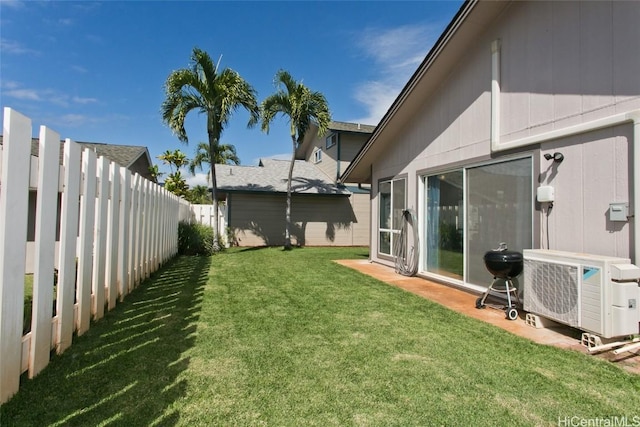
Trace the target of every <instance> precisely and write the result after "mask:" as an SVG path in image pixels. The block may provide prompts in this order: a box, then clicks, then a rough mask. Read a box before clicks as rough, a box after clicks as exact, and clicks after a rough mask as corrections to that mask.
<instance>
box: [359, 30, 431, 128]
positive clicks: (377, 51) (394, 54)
mask: <svg viewBox="0 0 640 427" xmlns="http://www.w3.org/2000/svg"><path fill="white" fill-rule="evenodd" d="M438 32H439V27H437V26H435V25H405V26H402V27H397V28H390V29H380V28H367V29H365V30H364V31H363V32H362V33H361V34H360V35H359V36H358V37H357V41H356V44H357V45H358V47H359V48H360V49H362V51H363V52H364V53H365V55H367V56H368V57H369V58H371V59H372V60H373V61H374V62H375V64H376V65H377V69H378V73H377V76H375V77H374V79H372V80H369V81H366V82H363V83H361V84H360V85H358V86H357V87H356V89H355V91H354V94H353V96H354V98H355V99H356V100H357V101H358V102H360V103H361V104H363V105H364V107H365V108H366V110H367V115H366V116H365V117H361V118H358V119H353V120H351V121H353V122H357V123H369V124H373V125H376V124H378V122H379V121H380V119H381V118H382V116H384V114H385V113H386V112H387V110H388V109H389V107H390V106H391V104H392V103H393V101H394V100H395V99H396V97H397V96H398V94H399V93H400V91H401V90H402V88H403V87H404V85H405V84H406V83H407V81H408V80H409V78H410V77H411V75H412V74H413V73H414V72H415V70H416V69H417V68H418V66H419V65H420V63H421V62H422V60H423V59H424V57H425V55H426V54H427V52H428V51H429V49H431V47H432V46H433V43H434V42H435V40H436V38H437V36H438Z"/></svg>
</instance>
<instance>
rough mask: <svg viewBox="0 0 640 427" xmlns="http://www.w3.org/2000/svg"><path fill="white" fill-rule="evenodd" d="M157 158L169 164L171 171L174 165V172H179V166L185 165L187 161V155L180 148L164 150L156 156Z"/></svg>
mask: <svg viewBox="0 0 640 427" xmlns="http://www.w3.org/2000/svg"><path fill="white" fill-rule="evenodd" d="M158 159H159V160H162V163H164V164H165V165H169V168H170V169H171V172H173V167H174V166H175V168H176V172H179V171H180V168H181V167H183V166H186V165H187V164H188V163H189V159H187V155H186V154H184V153H183V152H182V151H180V150H174V151H170V150H166V151H165V152H164V153H162V154H161V155H159V156H158Z"/></svg>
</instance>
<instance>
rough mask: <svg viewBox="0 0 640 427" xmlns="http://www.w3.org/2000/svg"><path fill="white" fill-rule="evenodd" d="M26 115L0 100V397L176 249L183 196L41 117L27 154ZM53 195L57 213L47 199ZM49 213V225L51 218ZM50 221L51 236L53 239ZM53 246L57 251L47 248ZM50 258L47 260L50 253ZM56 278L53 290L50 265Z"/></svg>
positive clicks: (2, 399)
mask: <svg viewBox="0 0 640 427" xmlns="http://www.w3.org/2000/svg"><path fill="white" fill-rule="evenodd" d="M31 134H32V125H31V120H30V119H29V118H27V117H25V116H23V115H21V114H20V113H18V112H16V111H14V110H12V109H11V108H5V109H4V123H3V145H2V146H1V148H2V150H1V151H0V157H1V162H0V164H1V168H2V169H1V170H0V404H1V403H4V402H6V401H7V400H8V399H9V398H10V397H11V396H12V395H13V394H15V393H16V392H17V391H18V388H19V385H20V376H21V375H22V373H24V372H27V371H28V373H29V377H30V378H31V377H33V376H35V375H36V374H38V372H40V371H41V370H42V369H43V368H44V367H45V366H47V364H48V363H49V357H50V352H51V350H52V349H55V350H56V352H58V353H62V352H63V351H64V350H65V349H66V348H68V347H69V346H70V345H71V342H72V338H73V333H74V332H77V334H78V335H82V334H83V333H84V332H86V331H87V330H88V329H89V326H90V321H91V319H94V320H97V319H100V318H101V317H103V316H104V312H105V307H106V309H108V310H111V309H113V308H114V307H115V305H116V301H117V300H118V299H120V300H122V299H123V298H124V297H125V296H126V295H127V294H128V293H129V292H130V291H131V290H132V289H133V288H134V287H135V286H137V285H138V284H139V283H141V281H143V280H144V279H146V278H147V277H149V276H150V275H151V273H152V272H154V271H156V270H157V269H158V268H159V267H160V265H161V264H162V263H164V262H165V261H167V260H168V259H170V258H171V257H173V256H174V255H175V254H176V253H177V242H178V223H179V221H180V220H181V219H183V218H181V217H187V216H188V215H190V206H189V204H188V203H187V202H185V201H184V200H182V199H180V198H178V197H177V196H175V195H173V194H172V193H169V192H168V191H166V190H164V189H163V188H162V187H160V186H159V185H157V184H155V183H153V182H151V181H148V180H146V179H144V178H142V177H141V176H140V175H138V174H135V175H132V174H131V172H130V171H129V170H128V169H125V168H122V167H120V166H119V165H117V164H115V163H112V162H110V161H108V160H107V159H105V158H104V157H100V158H97V157H96V154H95V152H93V151H92V150H89V149H85V150H84V151H83V152H82V153H81V146H80V145H78V144H76V143H75V142H73V141H72V140H70V139H66V140H65V142H64V159H63V165H62V166H60V160H59V153H60V136H59V134H57V133H56V132H54V131H52V130H50V129H48V128H46V127H44V126H41V127H40V138H39V155H38V157H35V156H31V144H32V140H31ZM30 188H31V189H36V191H37V195H36V207H37V208H36V212H35V224H36V232H35V250H34V260H33V263H34V265H33V271H34V276H33V307H32V319H31V331H30V332H28V333H27V334H25V335H24V336H23V314H24V313H23V311H24V282H25V264H26V261H25V254H26V247H27V218H28V217H29V203H28V197H29V191H30ZM59 194H61V200H62V202H61V210H60V212H59V215H56V213H57V211H58V207H57V203H58V196H59ZM58 216H59V224H58V223H57V221H58V219H57V217H58ZM58 225H59V228H60V241H59V243H57V242H56V241H55V239H56V237H55V234H56V229H57V228H58ZM56 253H57V257H56ZM56 258H57V262H56ZM56 271H57V287H56V296H55V301H56V304H55V313H54V307H53V304H52V301H53V299H54V295H53V292H54V272H56Z"/></svg>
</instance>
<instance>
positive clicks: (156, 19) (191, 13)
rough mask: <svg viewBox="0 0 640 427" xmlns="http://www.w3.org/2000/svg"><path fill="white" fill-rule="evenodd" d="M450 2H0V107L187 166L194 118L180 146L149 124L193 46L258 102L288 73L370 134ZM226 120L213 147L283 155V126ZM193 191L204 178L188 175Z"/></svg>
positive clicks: (155, 122) (455, 4)
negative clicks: (177, 156) (230, 72)
mask: <svg viewBox="0 0 640 427" xmlns="http://www.w3.org/2000/svg"><path fill="white" fill-rule="evenodd" d="M460 5H461V1H457V0H456V1H454V0H451V1H409V2H402V1H389V2H387V1H353V2H341V1H321V2H311V1H298V2H283V1H260V2H246V1H236V2H222V1H183V2H181V1H168V2H155V1H104V2H94V1H83V2H72V1H42V2H40V1H12V0H0V105H1V106H2V107H11V108H13V109H15V110H17V111H19V112H21V113H23V114H25V115H27V116H28V117H30V118H31V119H32V120H33V125H34V136H37V132H38V128H39V126H40V125H45V126H48V127H49V128H51V129H53V130H55V131H56V132H59V133H60V135H61V137H62V138H71V139H73V140H77V141H90V142H106V143H110V144H125V145H145V146H147V147H148V149H149V154H150V155H151V158H152V161H153V162H154V163H157V164H159V166H160V168H161V170H163V171H168V168H166V167H164V166H162V165H161V162H160V161H159V160H158V159H157V156H158V155H160V154H161V153H162V152H164V151H165V150H175V149H181V150H182V151H183V152H184V153H185V154H187V156H188V157H192V156H193V152H194V150H195V146H196V145H197V143H198V142H200V141H206V140H207V138H206V127H205V123H204V121H203V117H202V116H199V115H198V114H197V112H192V113H191V114H190V116H189V117H188V120H187V126H186V130H187V135H188V137H189V144H188V145H184V144H182V143H180V142H179V141H178V140H177V138H176V137H175V136H174V135H173V134H172V133H171V131H170V130H169V129H168V128H167V127H166V126H165V125H164V124H163V123H162V119H161V116H160V105H161V103H162V101H163V99H164V88H163V85H164V82H165V80H166V78H167V76H168V75H169V73H170V72H171V71H173V70H177V69H180V68H185V67H188V66H189V58H190V54H191V51H192V49H193V47H194V46H197V47H199V48H201V49H203V50H205V51H207V52H208V53H209V55H210V56H211V57H212V58H213V59H214V60H215V61H218V60H219V61H220V67H221V68H231V69H234V70H235V71H237V72H238V73H240V75H241V76H242V77H243V78H244V79H245V80H246V81H247V82H249V83H250V84H251V85H252V86H253V87H254V88H255V89H256V91H257V92H258V101H261V100H262V99H264V98H265V97H267V96H268V95H270V94H272V93H273V92H274V91H275V87H274V85H273V77H274V75H275V73H276V71H278V70H279V69H285V70H287V71H289V72H290V73H291V74H292V76H293V77H294V78H295V79H296V80H302V81H303V83H304V84H305V85H307V86H308V87H309V88H311V89H312V90H317V91H320V92H322V93H323V94H324V95H325V96H326V98H327V100H328V102H329V107H330V109H331V113H332V118H333V119H334V120H338V121H345V122H354V123H364V124H371V125H376V124H377V123H378V121H379V120H380V118H381V117H382V116H383V115H384V113H385V112H386V111H387V108H388V107H389V105H390V104H391V102H393V100H394V99H395V97H396V96H397V95H398V93H399V91H400V90H401V89H402V87H403V86H404V84H405V83H406V82H407V80H408V79H409V77H410V76H411V74H412V73H413V72H414V71H415V70H416V68H417V67H418V65H419V63H420V62H421V61H422V59H423V58H424V56H425V55H426V53H427V52H428V51H429V49H430V48H431V46H432V45H433V43H434V42H435V41H436V40H437V38H438V37H439V36H440V34H441V33H442V31H443V30H444V28H445V27H446V26H447V24H448V23H449V22H450V20H451V19H452V17H453V16H454V15H455V13H456V12H457V10H458V9H459V7H460ZM247 120H248V115H247V114H246V113H245V112H244V111H242V110H239V111H238V112H237V113H235V114H234V116H233V117H232V119H231V122H230V123H229V125H228V127H227V128H226V129H225V131H224V133H223V135H222V138H221V142H223V143H227V144H233V145H235V146H236V149H237V151H238V155H239V157H240V160H241V162H242V164H245V165H251V164H256V163H257V161H258V159H259V158H263V157H278V158H287V159H288V158H290V155H291V142H290V137H289V134H288V125H287V122H286V120H285V119H276V120H275V121H274V122H273V123H272V125H271V131H270V133H269V134H268V135H266V134H264V133H262V132H261V131H260V129H259V127H257V128H253V129H247V128H246V123H247ZM189 182H190V183H191V184H192V185H193V184H198V183H204V182H205V180H204V175H201V176H196V177H192V178H190V179H189Z"/></svg>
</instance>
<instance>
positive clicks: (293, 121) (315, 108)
mask: <svg viewBox="0 0 640 427" xmlns="http://www.w3.org/2000/svg"><path fill="white" fill-rule="evenodd" d="M274 83H275V85H276V88H277V90H276V93H274V94H273V95H270V96H268V97H267V98H266V99H265V100H264V101H262V104H261V105H260V110H261V112H262V131H263V132H266V133H269V125H270V124H271V122H272V121H273V119H274V118H275V117H276V116H277V115H278V114H282V115H283V116H286V117H288V118H289V128H290V132H291V143H292V145H293V149H292V153H291V164H290V165H289V179H288V181H287V206H286V211H285V231H284V248H285V249H286V250H289V249H291V178H292V177H293V165H294V164H295V161H296V148H298V144H300V143H301V142H302V140H303V139H304V135H305V133H306V132H307V130H309V126H310V124H311V122H312V121H314V122H316V124H317V126H318V135H324V134H325V133H326V132H327V128H328V126H329V122H331V113H330V111H329V106H328V105H327V100H326V98H325V97H324V95H323V94H322V93H320V92H315V91H312V90H310V89H309V88H308V87H306V86H305V85H304V84H302V82H296V81H295V80H294V79H293V77H291V74H289V73H288V72H287V71H284V70H280V71H278V72H277V73H276V76H275V78H274Z"/></svg>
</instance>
